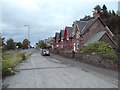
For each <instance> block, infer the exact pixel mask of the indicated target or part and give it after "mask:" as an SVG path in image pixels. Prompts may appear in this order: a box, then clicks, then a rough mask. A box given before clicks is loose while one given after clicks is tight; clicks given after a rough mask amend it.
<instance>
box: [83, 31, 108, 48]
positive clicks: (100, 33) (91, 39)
mask: <svg viewBox="0 0 120 90" xmlns="http://www.w3.org/2000/svg"><path fill="white" fill-rule="evenodd" d="M105 33H106V31H102V32H98V33H96V34H95V35H93V36H92V37H91V38H90V39H88V41H86V42H85V44H84V46H87V45H88V44H90V43H94V42H97V41H99V40H100V39H101V38H102V36H103V35H104V34H105Z"/></svg>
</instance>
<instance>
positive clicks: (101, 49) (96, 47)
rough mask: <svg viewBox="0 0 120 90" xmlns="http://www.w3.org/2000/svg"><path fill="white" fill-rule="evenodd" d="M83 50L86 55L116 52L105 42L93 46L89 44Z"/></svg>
mask: <svg viewBox="0 0 120 90" xmlns="http://www.w3.org/2000/svg"><path fill="white" fill-rule="evenodd" d="M81 50H82V51H83V52H86V53H91V52H109V51H114V50H113V49H112V47H111V46H110V45H109V44H107V43H104V42H95V43H92V44H88V45H87V46H86V47H83V48H82V49H81Z"/></svg>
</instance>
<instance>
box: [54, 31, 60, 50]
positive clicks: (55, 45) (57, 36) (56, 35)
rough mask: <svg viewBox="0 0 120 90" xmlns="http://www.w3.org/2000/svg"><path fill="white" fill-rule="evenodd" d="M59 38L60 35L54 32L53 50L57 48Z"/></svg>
mask: <svg viewBox="0 0 120 90" xmlns="http://www.w3.org/2000/svg"><path fill="white" fill-rule="evenodd" d="M59 37H60V33H58V32H56V33H55V38H54V39H55V40H54V48H58V47H59Z"/></svg>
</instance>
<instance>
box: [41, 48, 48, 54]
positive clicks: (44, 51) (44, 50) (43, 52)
mask: <svg viewBox="0 0 120 90" xmlns="http://www.w3.org/2000/svg"><path fill="white" fill-rule="evenodd" d="M41 53H42V55H43V56H45V55H49V56H50V50H49V48H47V47H44V48H42V52H41Z"/></svg>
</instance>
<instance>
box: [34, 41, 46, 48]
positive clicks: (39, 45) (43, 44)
mask: <svg viewBox="0 0 120 90" xmlns="http://www.w3.org/2000/svg"><path fill="white" fill-rule="evenodd" d="M36 45H37V47H39V48H43V47H45V46H47V45H46V43H44V41H43V40H40V41H38V43H36Z"/></svg>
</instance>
